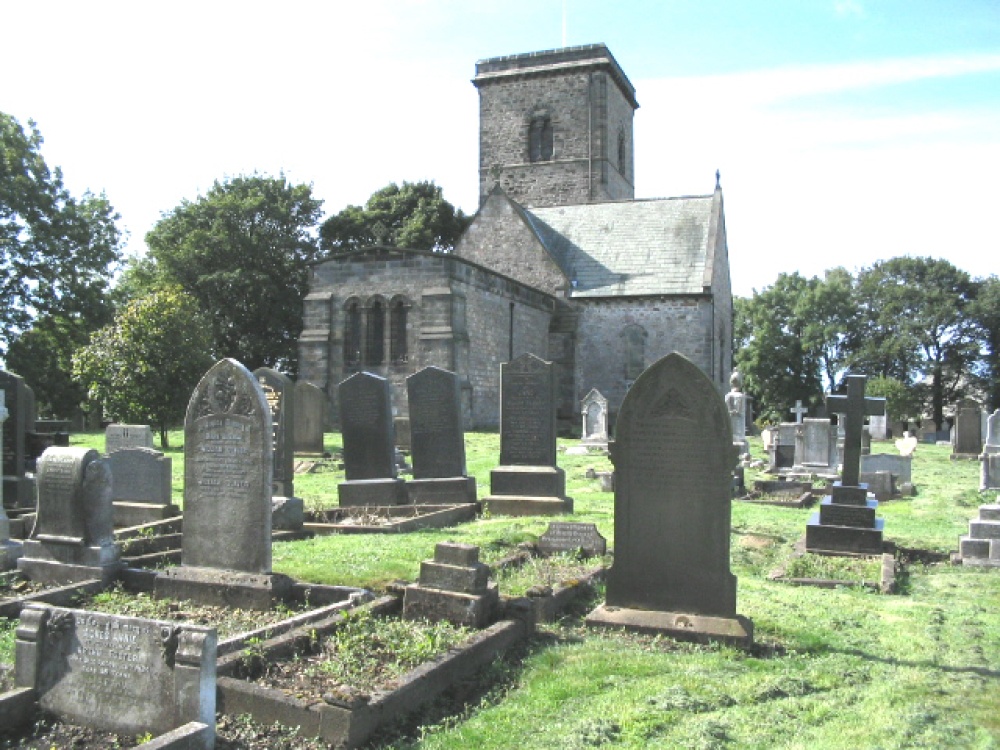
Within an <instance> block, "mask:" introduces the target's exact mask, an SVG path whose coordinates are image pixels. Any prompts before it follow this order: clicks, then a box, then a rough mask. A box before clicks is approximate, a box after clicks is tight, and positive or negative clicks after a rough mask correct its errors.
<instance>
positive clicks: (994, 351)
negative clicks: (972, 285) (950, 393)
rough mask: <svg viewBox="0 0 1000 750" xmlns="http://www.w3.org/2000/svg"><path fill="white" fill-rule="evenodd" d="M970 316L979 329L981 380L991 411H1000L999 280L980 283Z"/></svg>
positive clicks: (991, 278)
mask: <svg viewBox="0 0 1000 750" xmlns="http://www.w3.org/2000/svg"><path fill="white" fill-rule="evenodd" d="M977 286H978V289H977V290H976V299H975V301H974V302H973V303H972V305H971V306H970V309H969V315H970V317H971V318H972V321H973V323H974V324H975V326H976V329H977V338H978V340H979V346H980V352H981V354H980V356H981V360H980V363H979V370H980V372H979V379H980V382H981V385H982V389H983V392H984V393H985V394H986V398H987V401H988V402H989V408H990V409H1000V278H997V277H996V276H990V277H988V278H986V279H981V280H979V281H978V283H977Z"/></svg>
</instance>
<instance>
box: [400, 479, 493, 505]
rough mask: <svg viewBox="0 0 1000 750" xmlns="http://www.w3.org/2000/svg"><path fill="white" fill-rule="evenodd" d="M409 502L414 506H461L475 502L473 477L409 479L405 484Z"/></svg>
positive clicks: (474, 481)
mask: <svg viewBox="0 0 1000 750" xmlns="http://www.w3.org/2000/svg"><path fill="white" fill-rule="evenodd" d="M406 492H407V496H408V497H409V501H410V502H411V503H413V504H414V505H461V504H465V503H474V502H476V479H475V477H446V478H442V479H411V480H410V481H408V482H407V483H406Z"/></svg>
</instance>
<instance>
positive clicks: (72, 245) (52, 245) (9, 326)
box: [0, 112, 121, 356]
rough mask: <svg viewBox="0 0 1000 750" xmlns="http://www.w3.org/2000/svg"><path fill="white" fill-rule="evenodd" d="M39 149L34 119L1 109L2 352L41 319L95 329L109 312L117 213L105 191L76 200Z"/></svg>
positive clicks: (115, 259) (116, 254)
mask: <svg viewBox="0 0 1000 750" xmlns="http://www.w3.org/2000/svg"><path fill="white" fill-rule="evenodd" d="M41 146H42V136H41V134H40V133H39V131H38V128H37V127H36V125H35V123H34V122H32V121H30V120H29V121H28V127H27V128H24V127H23V126H22V125H21V124H20V123H19V122H18V121H17V120H16V119H15V118H13V117H11V116H10V115H6V114H3V113H2V112H0V356H2V355H3V354H5V353H6V351H7V347H8V345H9V344H10V342H11V341H12V340H13V339H14V338H16V337H17V336H18V335H20V333H22V332H23V331H25V330H27V329H28V328H30V326H31V324H32V322H33V321H34V320H35V319H36V318H38V317H39V316H43V315H52V316H57V317H58V316H62V317H63V318H64V319H67V320H72V319H80V320H83V321H85V323H84V325H85V326H90V327H96V325H102V324H103V323H104V322H106V321H107V319H108V318H109V315H110V308H109V307H108V306H107V301H106V293H107V289H108V286H109V283H110V278H111V275H112V272H113V270H114V267H115V265H116V264H117V262H118V260H119V257H120V252H121V250H120V242H121V235H120V233H119V231H118V227H117V226H116V224H115V222H116V221H117V219H118V215H117V214H116V213H115V211H114V209H113V208H112V207H111V204H110V203H109V202H108V200H107V198H105V197H104V195H93V194H91V193H89V192H87V193H84V194H83V196H82V197H80V198H74V197H73V196H72V195H71V194H70V192H69V191H68V190H67V189H66V187H65V186H64V185H63V178H62V172H61V170H60V169H59V168H58V167H57V168H55V169H53V170H50V169H49V167H48V165H47V164H46V163H45V159H44V158H43V157H42V154H41ZM68 325H70V326H71V327H72V326H73V324H68Z"/></svg>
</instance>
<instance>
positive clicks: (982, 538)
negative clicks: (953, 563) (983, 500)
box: [958, 503, 1000, 567]
mask: <svg viewBox="0 0 1000 750" xmlns="http://www.w3.org/2000/svg"><path fill="white" fill-rule="evenodd" d="M958 554H959V556H960V557H961V558H962V565H977V566H980V567H1000V504H996V503H994V504H987V505H980V506H979V518H973V519H972V520H971V521H969V533H968V534H966V535H965V536H963V537H961V538H959V540H958Z"/></svg>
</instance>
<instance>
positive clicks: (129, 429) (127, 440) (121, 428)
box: [104, 424, 153, 456]
mask: <svg viewBox="0 0 1000 750" xmlns="http://www.w3.org/2000/svg"><path fill="white" fill-rule="evenodd" d="M152 447H153V430H152V429H151V428H150V426H149V425H148V424H109V425H108V426H107V427H105V428H104V454H105V455H108V456H110V455H111V454H112V453H114V452H115V451H120V450H121V449H122V448H152Z"/></svg>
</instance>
